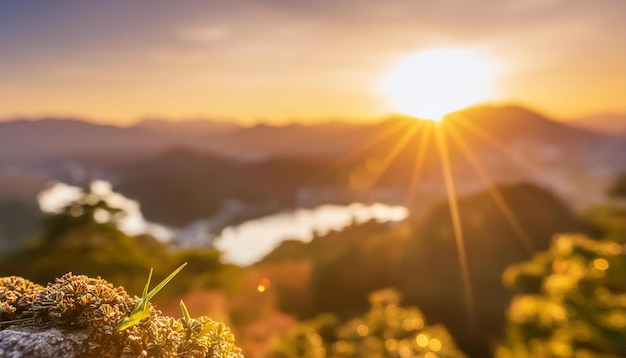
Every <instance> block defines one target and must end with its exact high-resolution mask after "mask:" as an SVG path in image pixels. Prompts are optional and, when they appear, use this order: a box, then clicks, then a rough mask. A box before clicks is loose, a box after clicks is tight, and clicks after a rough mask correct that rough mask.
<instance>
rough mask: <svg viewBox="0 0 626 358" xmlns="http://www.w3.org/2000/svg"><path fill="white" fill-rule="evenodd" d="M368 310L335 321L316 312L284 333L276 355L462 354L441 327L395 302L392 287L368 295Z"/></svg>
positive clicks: (290, 357) (337, 357)
mask: <svg viewBox="0 0 626 358" xmlns="http://www.w3.org/2000/svg"><path fill="white" fill-rule="evenodd" d="M369 300H370V310H369V311H368V312H366V313H365V314H364V315H363V316H360V317H357V318H354V319H352V320H349V321H347V322H345V323H343V324H339V323H338V320H337V319H336V318H335V317H334V316H332V315H321V316H318V317H317V318H316V319H315V320H313V321H310V322H305V323H301V324H299V325H298V326H296V327H295V328H294V329H293V330H292V331H290V332H288V333H287V334H286V335H285V336H284V337H283V339H282V340H281V342H280V344H279V346H278V348H277V353H276V356H277V357H284V358H296V357H310V358H314V357H328V358H344V357H380V358H383V357H425V358H436V357H464V355H463V353H462V352H461V351H459V350H458V349H457V348H456V345H455V343H454V341H453V340H452V337H451V336H450V334H449V333H448V331H447V330H446V329H445V327H443V326H441V325H433V326H428V325H426V324H425V319H424V316H423V314H422V313H421V311H420V310H419V309H417V308H415V307H402V306H400V304H399V303H400V295H399V293H398V292H397V291H395V290H392V289H385V290H380V291H377V292H374V293H372V294H371V295H370V296H369Z"/></svg>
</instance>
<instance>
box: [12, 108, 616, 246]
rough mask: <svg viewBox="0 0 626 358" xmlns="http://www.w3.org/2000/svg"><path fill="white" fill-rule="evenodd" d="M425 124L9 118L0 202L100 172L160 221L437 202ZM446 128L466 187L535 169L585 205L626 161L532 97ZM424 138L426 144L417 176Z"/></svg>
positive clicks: (536, 176) (459, 116)
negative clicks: (233, 209)
mask: <svg viewBox="0 0 626 358" xmlns="http://www.w3.org/2000/svg"><path fill="white" fill-rule="evenodd" d="M425 123H427V122H419V120H417V121H416V119H415V118H411V117H404V116H393V117H388V118H384V119H382V120H380V121H377V122H372V123H345V122H327V123H321V124H315V125H302V124H290V125H286V126H269V125H264V124H260V125H257V126H253V127H240V126H237V125H234V124H231V123H224V122H210V121H190V122H182V123H172V122H168V121H164V120H154V119H152V120H146V121H143V122H140V123H138V124H136V125H133V126H131V127H117V126H112V125H102V124H95V123H90V122H85V121H81V120H76V119H53V118H43V119H39V120H23V119H18V120H13V121H5V122H0V183H1V184H2V187H1V188H0V209H2V205H4V204H6V205H14V203H15V202H16V201H18V202H20V201H21V202H26V203H28V207H29V208H32V207H35V203H36V195H37V193H38V191H40V190H42V189H43V187H45V185H46V183H47V182H48V181H49V180H60V181H64V182H67V183H71V184H80V185H85V183H86V182H88V181H89V180H90V179H91V178H101V179H106V180H109V181H111V182H112V183H113V184H114V187H115V189H116V190H117V191H119V192H121V193H122V194H124V195H126V196H127V197H130V198H132V199H136V200H138V201H139V202H140V203H141V204H142V207H143V210H144V213H145V215H146V217H147V218H148V219H150V220H152V221H158V222H161V223H165V224H170V225H175V226H184V225H187V224H189V223H191V222H193V221H194V220H198V219H203V218H206V217H209V216H211V215H215V214H216V213H217V212H219V211H220V208H221V207H222V205H223V204H224V202H225V201H226V200H229V199H235V200H239V201H242V202H255V203H257V204H258V203H259V202H274V203H275V204H276V207H277V208H279V209H280V208H288V207H297V206H314V205H321V204H324V203H349V202H352V201H386V202H390V203H393V204H406V203H407V197H408V196H410V195H409V193H410V192H412V191H413V190H414V189H415V190H417V191H416V193H417V194H418V195H419V198H420V200H418V202H417V203H416V204H415V205H426V204H427V203H428V202H431V201H432V200H435V199H439V198H441V197H442V196H444V195H445V188H444V186H443V180H442V170H441V151H440V148H439V145H440V143H438V141H437V140H436V138H435V137H431V138H430V140H428V141H426V139H425V138H426V137H422V136H421V134H420V133H421V132H420V130H414V129H412V128H416V127H419V126H420V125H421V124H425ZM444 127H448V128H454V130H453V131H448V132H449V133H456V135H452V134H450V135H447V136H446V137H447V148H448V151H447V155H448V159H449V161H450V163H451V172H452V174H453V177H454V180H455V185H456V186H457V191H458V192H459V194H466V193H471V192H475V191H476V190H479V189H480V188H483V187H485V186H488V185H490V183H489V182H487V181H486V180H487V179H489V180H490V181H492V182H494V183H502V182H504V183H506V182H520V181H533V182H535V183H537V184H539V185H541V186H544V187H546V188H549V189H551V190H553V191H555V192H556V193H557V194H559V195H560V196H561V197H562V198H565V199H566V200H567V201H568V202H570V203H574V204H576V205H578V206H585V205H589V204H590V203H593V202H597V201H598V200H601V198H602V196H603V190H604V188H605V187H606V186H607V185H608V183H609V182H610V181H611V180H613V179H614V178H615V177H616V176H617V175H618V174H619V173H620V172H623V171H626V160H624V154H623V153H626V134H625V135H616V134H615V133H613V135H607V134H603V133H599V132H596V131H590V130H586V129H581V128H579V127H575V126H570V125H568V124H567V123H564V122H558V121H554V120H550V119H548V118H546V117H545V116H542V115H541V114H539V113H536V112H533V111H530V110H528V109H526V108H523V107H519V106H503V107H493V106H480V107H472V108H467V109H465V110H462V111H458V112H455V113H453V114H451V115H449V116H448V117H447V118H446V119H445V121H444ZM410 134H411V135H410ZM422 143H427V144H426V145H422ZM420 148H421V149H423V150H425V151H426V154H425V155H424V161H423V168H422V170H421V172H420V176H419V177H417V176H416V175H415V173H416V169H415V168H416V165H415V163H416V162H417V161H418V159H417V158H418V157H419V154H418V150H419V149H420ZM479 172H482V173H479ZM418 180H419V181H420V185H419V186H418V185H417V181H418ZM18 194H19V195H18ZM9 211H10V210H5V212H9ZM1 212H3V211H2V210H0V213H1ZM7 218H8V216H7ZM3 220H4V219H3V217H0V229H1V226H2V221H3ZM7 220H8V219H7ZM31 226H32V225H31ZM0 231H1V230H0ZM18 231H19V230H18ZM19 232H20V233H22V232H23V230H22V231H19ZM0 236H2V234H1V232H0Z"/></svg>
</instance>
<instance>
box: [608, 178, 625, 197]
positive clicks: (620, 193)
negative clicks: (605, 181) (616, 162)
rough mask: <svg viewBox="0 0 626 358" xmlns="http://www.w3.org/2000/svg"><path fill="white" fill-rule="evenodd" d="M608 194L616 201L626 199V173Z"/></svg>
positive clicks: (612, 186)
mask: <svg viewBox="0 0 626 358" xmlns="http://www.w3.org/2000/svg"><path fill="white" fill-rule="evenodd" d="M608 194H609V196H610V197H613V198H615V199H626V173H623V174H621V175H620V176H619V177H618V178H617V179H616V180H615V182H614V183H613V184H612V185H611V187H610V188H609V191H608Z"/></svg>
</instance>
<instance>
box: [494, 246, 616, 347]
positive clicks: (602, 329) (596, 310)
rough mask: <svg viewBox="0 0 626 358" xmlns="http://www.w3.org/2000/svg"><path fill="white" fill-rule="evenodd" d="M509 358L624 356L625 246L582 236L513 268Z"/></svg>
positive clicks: (508, 273)
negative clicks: (513, 295)
mask: <svg viewBox="0 0 626 358" xmlns="http://www.w3.org/2000/svg"><path fill="white" fill-rule="evenodd" d="M504 281H505V284H506V285H507V286H509V287H511V288H513V289H515V290H517V291H518V292H519V294H518V295H516V296H515V297H514V298H513V299H512V301H511V303H510V306H509V309H508V317H507V318H508V327H507V332H506V340H505V343H504V345H503V346H502V347H500V349H499V350H498V351H497V356H498V357H500V358H506V357H625V356H626V344H625V342H626V246H624V245H623V244H620V243H617V242H615V241H613V240H601V241H598V240H592V239H590V238H588V237H585V236H582V235H563V236H559V237H557V238H556V239H555V240H554V242H553V244H552V246H551V247H550V249H549V250H548V251H546V252H543V253H540V254H538V255H536V256H535V258H534V259H533V260H532V261H530V262H526V263H522V264H517V265H513V266H511V267H509V268H508V269H507V270H506V272H505V273H504Z"/></svg>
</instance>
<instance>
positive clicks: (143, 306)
mask: <svg viewBox="0 0 626 358" xmlns="http://www.w3.org/2000/svg"><path fill="white" fill-rule="evenodd" d="M185 266H187V263H186V262H185V263H184V264H182V265H180V266H179V267H178V268H177V269H176V270H174V272H172V273H171V274H170V275H169V276H167V277H166V278H165V279H163V281H161V282H160V283H159V284H158V285H157V286H156V287H155V288H153V289H152V291H150V292H148V289H149V288H150V280H151V279H152V272H153V271H152V269H150V275H149V276H148V282H147V283H146V286H145V287H144V289H143V294H142V295H141V298H140V299H139V300H138V301H137V303H136V304H135V307H134V308H133V310H132V312H131V313H130V316H128V317H126V318H124V319H123V320H121V321H120V322H119V323H118V325H117V327H116V330H117V331H123V330H125V329H128V328H130V327H132V326H134V325H136V324H137V323H139V322H140V321H142V320H143V319H145V318H147V317H149V316H150V314H151V308H150V306H148V302H150V300H151V299H152V297H154V296H155V295H156V294H157V293H159V291H161V290H162V289H163V287H165V285H167V284H168V283H169V282H170V281H171V280H172V279H173V278H174V276H176V275H177V274H178V273H179V272H180V270H182V269H183V268H184V267H185ZM181 302H182V301H181ZM184 312H186V310H185V311H184ZM187 315H189V314H188V313H187Z"/></svg>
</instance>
